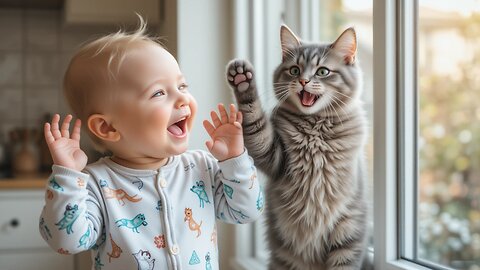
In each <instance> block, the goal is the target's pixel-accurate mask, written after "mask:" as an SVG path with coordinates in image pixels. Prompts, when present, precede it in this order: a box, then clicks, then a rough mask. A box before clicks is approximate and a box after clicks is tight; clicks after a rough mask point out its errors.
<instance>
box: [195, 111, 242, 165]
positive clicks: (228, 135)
mask: <svg viewBox="0 0 480 270" xmlns="http://www.w3.org/2000/svg"><path fill="white" fill-rule="evenodd" d="M218 111H219V112H220V117H219V116H218V115H217V113H216V112H215V111H212V112H211V113H210V116H211V117H212V123H210V122H209V121H207V120H204V121H203V126H204V127H205V129H206V130H207V132H208V134H209V135H210V138H212V140H210V141H207V142H206V145H207V148H208V150H209V151H210V152H211V153H212V155H213V156H214V157H215V158H216V159H218V160H219V161H223V160H226V159H229V158H233V157H237V156H239V155H241V154H242V153H243V151H244V148H243V147H244V146H243V133H242V113H241V112H237V109H236V108H235V105H233V104H230V115H229V114H227V110H226V109H225V106H223V104H218Z"/></svg>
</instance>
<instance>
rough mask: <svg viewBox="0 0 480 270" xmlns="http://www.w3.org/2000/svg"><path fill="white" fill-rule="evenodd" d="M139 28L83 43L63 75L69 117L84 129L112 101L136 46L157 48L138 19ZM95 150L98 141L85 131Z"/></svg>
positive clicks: (99, 142)
mask: <svg viewBox="0 0 480 270" xmlns="http://www.w3.org/2000/svg"><path fill="white" fill-rule="evenodd" d="M138 17H139V20H140V25H139V27H138V28H137V29H136V30H135V31H133V32H126V31H124V30H122V29H121V30H119V31H118V32H116V33H112V34H109V35H106V36H103V37H100V38H97V39H95V40H93V41H91V42H88V43H86V44H85V45H83V46H82V47H80V49H79V50H78V51H77V52H76V53H75V55H74V56H73V57H72V59H71V61H70V64H69V65H68V68H67V70H66V72H65V76H64V80H63V89H64V93H65V97H66V99H67V101H68V103H69V105H70V108H71V109H72V112H73V114H74V115H75V116H76V117H77V118H79V119H80V120H82V122H83V123H84V124H83V127H85V126H86V123H87V120H88V117H90V116H91V115H92V114H95V113H102V112H103V111H104V109H105V108H108V107H109V106H111V105H110V103H111V102H110V101H111V100H112V99H113V98H114V95H113V94H114V91H112V90H111V87H110V86H111V85H112V83H113V82H115V81H116V76H117V75H118V72H119V70H120V68H121V66H122V63H123V61H124V60H125V58H126V56H127V55H128V53H129V51H130V50H132V49H133V48H134V47H135V46H136V45H139V44H145V43H150V44H155V45H157V46H161V47H162V48H163V46H162V45H161V44H160V42H159V39H158V38H157V37H151V36H149V35H147V34H146V28H147V24H146V22H145V21H144V20H143V18H142V17H141V16H138ZM86 130H87V133H88V134H89V136H90V137H91V138H92V140H93V143H94V147H95V149H97V150H99V151H101V152H104V151H105V150H106V149H105V147H104V145H103V143H102V141H101V140H100V139H99V138H98V137H97V136H95V135H94V134H93V133H92V132H90V130H89V129H88V128H86Z"/></svg>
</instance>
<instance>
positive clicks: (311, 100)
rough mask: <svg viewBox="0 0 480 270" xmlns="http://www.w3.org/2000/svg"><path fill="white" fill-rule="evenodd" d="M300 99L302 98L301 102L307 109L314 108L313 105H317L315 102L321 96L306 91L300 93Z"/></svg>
mask: <svg viewBox="0 0 480 270" xmlns="http://www.w3.org/2000/svg"><path fill="white" fill-rule="evenodd" d="M298 97H299V98H300V102H301V103H302V105H303V106H305V107H311V106H313V104H315V101H317V99H318V98H319V96H317V95H315V94H312V93H310V92H307V91H305V90H302V91H300V93H298Z"/></svg>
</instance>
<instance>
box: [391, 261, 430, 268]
mask: <svg viewBox="0 0 480 270" xmlns="http://www.w3.org/2000/svg"><path fill="white" fill-rule="evenodd" d="M387 265H388V269H392V270H393V269H395V270H396V269H402V270H429V269H430V268H427V267H424V266H421V265H418V264H416V263H412V262H409V261H406V260H397V261H392V262H389V263H387Z"/></svg>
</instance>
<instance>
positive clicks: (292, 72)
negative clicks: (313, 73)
mask: <svg viewBox="0 0 480 270" xmlns="http://www.w3.org/2000/svg"><path fill="white" fill-rule="evenodd" d="M290 75H293V76H298V75H300V68H299V67H297V66H293V67H291V68H290Z"/></svg>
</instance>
